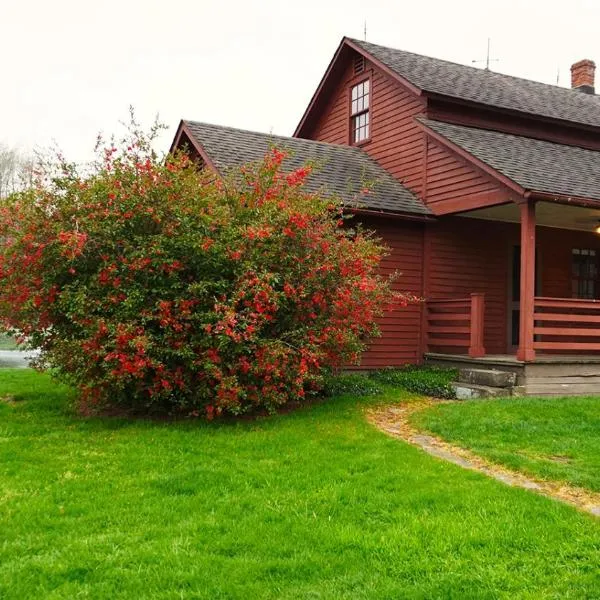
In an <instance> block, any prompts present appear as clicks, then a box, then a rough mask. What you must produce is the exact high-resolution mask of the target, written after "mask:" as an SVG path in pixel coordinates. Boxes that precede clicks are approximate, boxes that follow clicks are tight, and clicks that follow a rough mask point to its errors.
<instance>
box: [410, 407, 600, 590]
mask: <svg viewBox="0 0 600 600" xmlns="http://www.w3.org/2000/svg"><path fill="white" fill-rule="evenodd" d="M412 421H413V423H414V424H415V425H417V426H418V427H419V428H421V429H427V430H428V431H430V432H432V433H434V434H437V435H439V436H441V437H442V438H444V439H446V440H448V441H452V442H456V443H457V444H459V445H460V446H463V447H465V448H470V449H472V450H473V451H474V452H475V453H476V454H479V455H480V456H484V457H486V458H489V459H490V460H492V461H495V462H498V463H501V464H504V465H507V466H509V467H511V468H513V469H519V470H521V471H524V472H526V473H528V474H530V475H535V476H539V477H542V478H545V479H551V480H556V481H564V482H568V483H570V484H572V485H576V486H582V487H586V488H589V489H591V490H594V491H596V492H598V491H600V398H597V397H590V398H557V399H554V398H553V399H547V398H545V399H544V398H512V399H511V398H507V399H504V400H471V401H468V402H460V403H456V404H446V405H438V406H434V407H432V408H430V409H427V410H426V411H423V412H420V413H416V414H414V415H413V417H412ZM598 597H600V589H599V590H598Z"/></svg>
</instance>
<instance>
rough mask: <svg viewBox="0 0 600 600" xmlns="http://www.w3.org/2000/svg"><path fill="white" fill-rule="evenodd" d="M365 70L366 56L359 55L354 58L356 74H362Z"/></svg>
mask: <svg viewBox="0 0 600 600" xmlns="http://www.w3.org/2000/svg"><path fill="white" fill-rule="evenodd" d="M364 70H365V57H364V56H357V57H356V58H355V59H354V74H355V75H360V73H362V72H363V71H364Z"/></svg>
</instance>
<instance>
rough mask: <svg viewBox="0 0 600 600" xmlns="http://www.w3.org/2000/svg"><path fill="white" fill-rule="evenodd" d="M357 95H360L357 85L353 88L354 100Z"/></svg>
mask: <svg viewBox="0 0 600 600" xmlns="http://www.w3.org/2000/svg"><path fill="white" fill-rule="evenodd" d="M357 96H358V88H357V87H356V86H354V87H353V88H352V100H356V98H357Z"/></svg>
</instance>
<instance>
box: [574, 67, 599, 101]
mask: <svg viewBox="0 0 600 600" xmlns="http://www.w3.org/2000/svg"><path fill="white" fill-rule="evenodd" d="M595 71H596V63H595V62H594V61H593V60H588V59H584V60H580V61H579V62H576V63H575V64H574V65H573V66H572V67H571V87H572V88H573V89H574V90H578V91H580V92H584V93H586V94H593V93H594V92H595V90H594V73H595Z"/></svg>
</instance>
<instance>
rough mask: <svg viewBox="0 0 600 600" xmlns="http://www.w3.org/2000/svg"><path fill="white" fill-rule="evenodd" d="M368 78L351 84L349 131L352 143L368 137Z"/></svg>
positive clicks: (357, 142) (362, 140)
mask: <svg viewBox="0 0 600 600" xmlns="http://www.w3.org/2000/svg"><path fill="white" fill-rule="evenodd" d="M369 92H370V90H369V80H368V79H366V80H365V81H361V82H360V83H357V84H356V85H354V86H352V92H351V96H350V97H351V103H350V133H351V136H352V137H351V139H352V143H353V144H359V143H360V142H364V141H365V140H368V139H369V130H370V118H369V99H370V93H369Z"/></svg>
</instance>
